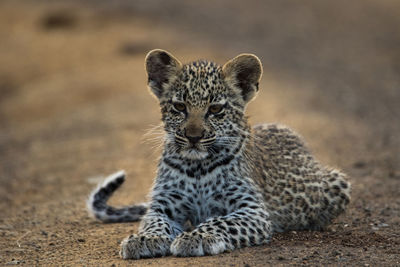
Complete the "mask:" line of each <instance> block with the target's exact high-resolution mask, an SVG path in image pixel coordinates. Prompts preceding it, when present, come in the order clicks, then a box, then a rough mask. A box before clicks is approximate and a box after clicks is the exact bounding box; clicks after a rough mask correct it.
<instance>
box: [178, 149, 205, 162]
mask: <svg viewBox="0 0 400 267" xmlns="http://www.w3.org/2000/svg"><path fill="white" fill-rule="evenodd" d="M180 154H181V155H182V156H183V157H184V158H188V159H191V160H203V159H205V158H207V156H208V152H207V151H205V150H200V149H199V148H196V147H189V148H186V149H183V150H181V153H180Z"/></svg>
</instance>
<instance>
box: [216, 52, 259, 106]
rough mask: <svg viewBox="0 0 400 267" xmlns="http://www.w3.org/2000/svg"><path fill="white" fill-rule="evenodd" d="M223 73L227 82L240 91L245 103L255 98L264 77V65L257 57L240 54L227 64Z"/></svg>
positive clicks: (223, 68)
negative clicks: (262, 76)
mask: <svg viewBox="0 0 400 267" xmlns="http://www.w3.org/2000/svg"><path fill="white" fill-rule="evenodd" d="M222 72H223V73H224V76H225V82H226V83H227V84H228V86H229V87H231V88H232V89H233V90H235V91H238V93H239V94H240V95H241V96H242V98H243V100H244V102H245V103H247V102H249V101H250V100H252V99H253V98H254V97H255V95H256V93H257V91H258V83H259V81H260V79H261V75H262V64H261V61H260V60H259V59H258V57H257V56H255V55H252V54H240V55H238V56H237V57H235V58H233V59H231V60H229V61H228V62H227V63H225V65H224V66H223V67H222Z"/></svg>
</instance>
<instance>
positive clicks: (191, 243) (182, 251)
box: [171, 231, 227, 257]
mask: <svg viewBox="0 0 400 267" xmlns="http://www.w3.org/2000/svg"><path fill="white" fill-rule="evenodd" d="M225 250H227V244H226V243H225V241H224V240H223V239H222V238H218V237H217V236H215V235H213V234H209V233H202V234H199V233H197V232H195V231H194V232H189V233H188V232H185V233H182V234H180V235H179V236H178V237H177V238H176V239H175V240H174V241H173V242H172V244H171V253H172V254H173V255H175V256H180V257H189V256H204V255H216V254H219V253H222V252H224V251H225Z"/></svg>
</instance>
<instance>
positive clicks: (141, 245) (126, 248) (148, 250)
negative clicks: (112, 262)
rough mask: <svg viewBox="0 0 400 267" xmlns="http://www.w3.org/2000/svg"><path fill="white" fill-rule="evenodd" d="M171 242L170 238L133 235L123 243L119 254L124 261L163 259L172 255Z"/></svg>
mask: <svg viewBox="0 0 400 267" xmlns="http://www.w3.org/2000/svg"><path fill="white" fill-rule="evenodd" d="M171 242H172V240H171V238H169V237H168V236H145V235H142V236H140V235H131V236H129V237H127V238H125V239H124V240H123V241H122V243H121V251H120V252H119V254H120V256H121V257H122V258H123V259H124V260H127V259H140V258H153V257H162V256H166V255H169V254H170V252H169V247H170V245H171Z"/></svg>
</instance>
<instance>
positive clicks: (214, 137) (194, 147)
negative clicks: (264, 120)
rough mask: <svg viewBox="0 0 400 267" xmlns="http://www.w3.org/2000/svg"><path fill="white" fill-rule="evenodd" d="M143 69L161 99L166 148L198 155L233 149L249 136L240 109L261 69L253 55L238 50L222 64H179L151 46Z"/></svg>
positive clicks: (253, 93)
mask: <svg viewBox="0 0 400 267" xmlns="http://www.w3.org/2000/svg"><path fill="white" fill-rule="evenodd" d="M146 71H147V74H148V85H149V88H150V90H151V91H152V92H153V94H154V95H155V96H156V97H157V98H158V100H159V102H160V107H161V113H162V121H163V122H164V129H165V131H166V134H167V136H166V137H167V138H166V140H167V141H166V148H167V151H168V152H169V153H176V154H178V155H180V156H181V157H183V158H187V159H190V160H202V159H206V158H212V157H214V156H219V154H220V153H223V154H224V155H226V154H232V153H237V152H238V149H240V148H241V147H242V144H243V142H244V140H245V139H246V138H248V136H249V133H248V127H247V122H246V118H245V116H244V110H245V107H246V105H247V103H248V102H249V101H250V100H252V99H253V98H254V97H255V96H256V93H257V91H258V83H259V81H260V78H261V74H262V65H261V62H260V60H259V59H258V58H257V57H256V56H255V55H251V54H241V55H239V56H237V57H235V58H233V59H232V60H230V61H228V62H227V63H226V64H225V65H224V66H222V67H220V66H219V65H217V64H215V63H212V62H207V61H196V62H193V63H190V64H186V65H182V64H181V63H180V62H179V61H178V60H177V59H176V58H175V57H174V56H172V55H171V54H170V53H168V52H166V51H164V50H159V49H156V50H152V51H150V52H149V53H148V55H147V57H146Z"/></svg>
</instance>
